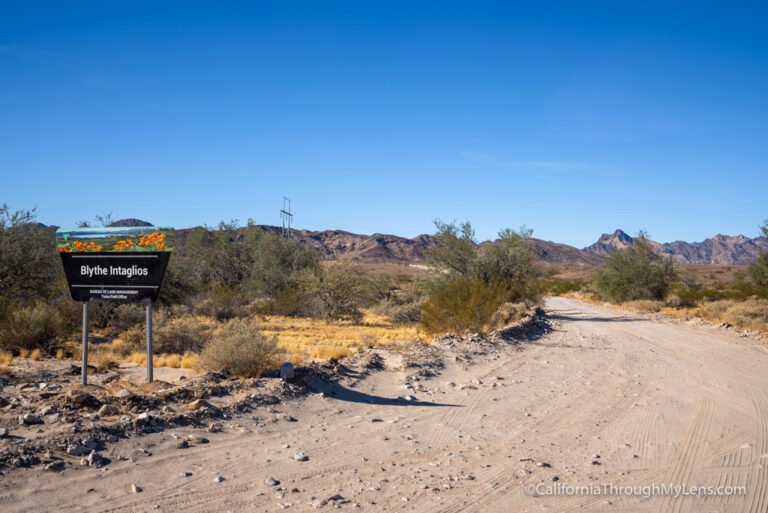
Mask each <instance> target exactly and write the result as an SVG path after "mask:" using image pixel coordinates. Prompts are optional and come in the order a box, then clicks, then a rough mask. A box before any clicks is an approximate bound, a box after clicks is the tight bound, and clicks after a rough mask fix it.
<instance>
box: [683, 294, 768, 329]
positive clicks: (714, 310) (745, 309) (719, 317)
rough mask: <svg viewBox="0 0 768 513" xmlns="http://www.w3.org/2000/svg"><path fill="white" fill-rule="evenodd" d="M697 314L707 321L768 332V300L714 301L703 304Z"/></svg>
mask: <svg viewBox="0 0 768 513" xmlns="http://www.w3.org/2000/svg"><path fill="white" fill-rule="evenodd" d="M696 312H697V314H698V315H699V316H701V317H702V318H704V319H707V320H711V321H718V322H725V323H728V324H731V325H733V326H737V327H740V328H745V329H750V330H754V331H763V332H766V331H768V300H766V299H759V298H750V299H747V300H745V301H735V300H732V299H726V300H721V301H713V302H709V303H704V304H702V305H701V307H699V309H698V310H697V311H696Z"/></svg>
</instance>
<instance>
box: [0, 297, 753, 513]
mask: <svg viewBox="0 0 768 513" xmlns="http://www.w3.org/2000/svg"><path fill="white" fill-rule="evenodd" d="M546 310H547V312H548V314H549V315H550V318H551V320H552V327H553V331H552V332H551V333H549V334H547V335H544V336H543V337H541V338H539V339H538V340H535V341H532V342H531V343H526V344H524V345H523V346H522V347H520V348H515V347H512V346H509V347H504V348H501V349H499V350H498V351H495V352H490V353H489V354H486V355H479V356H478V357H476V358H475V361H476V363H475V364H473V365H468V364H467V362H466V361H464V360H459V361H454V359H453V358H452V357H451V355H448V358H446V360H447V361H448V362H449V363H448V365H447V366H446V368H445V370H444V372H443V373H442V374H441V375H440V376H439V377H437V378H434V379H431V380H426V381H422V382H421V383H422V385H423V386H424V387H425V388H423V389H420V390H417V391H411V390H404V389H403V388H402V385H403V379H404V376H405V371H404V370H389V371H384V372H378V373H376V374H374V375H372V376H371V377H369V378H367V379H365V380H363V381H361V382H359V384H358V385H357V386H356V387H355V388H343V387H340V388H338V389H337V390H336V396H335V397H334V396H329V397H321V396H320V395H319V394H318V395H313V396H310V397H307V398H306V399H302V400H298V401H293V402H290V403H287V404H284V405H281V406H279V407H278V408H277V411H275V412H273V413H269V412H266V411H265V412H263V413H262V412H259V413H258V414H257V415H256V416H257V417H258V419H257V420H254V419H252V418H250V417H245V418H240V419H234V420H232V421H231V422H228V423H226V429H225V431H224V432H222V433H216V434H206V436H207V437H208V438H210V443H209V444H206V445H197V446H195V447H192V448H190V449H184V450H181V449H177V448H176V447H175V445H176V444H177V441H176V440H175V439H174V438H173V437H172V434H173V433H177V434H186V432H184V431H182V430H178V431H173V432H168V431H166V432H164V433H160V434H154V435H149V436H146V437H140V438H135V439H131V440H128V441H123V442H121V443H120V444H118V445H117V446H116V447H115V448H114V449H113V453H114V454H115V455H116V454H125V455H133V456H134V460H135V461H130V460H127V461H117V459H116V458H114V459H113V463H112V464H111V465H109V466H108V467H106V469H105V470H96V469H91V468H76V469H72V470H68V471H66V472H63V473H61V474H52V473H48V472H43V471H41V470H39V469H33V470H20V471H13V472H10V473H9V474H8V475H7V476H5V477H1V478H0V511H3V512H9V513H10V512H16V511H19V512H21V511H26V512H30V511H109V512H128V511H168V512H176V511H190V512H208V511H277V510H282V509H288V510H289V511H315V510H316V509H321V510H322V509H335V507H336V506H338V507H340V508H341V509H349V510H355V509H358V508H359V509H361V510H367V511H420V512H421V511H424V512H461V511H466V512H483V513H485V512H494V511H498V512H523V511H528V512H542V511H546V512H572V511H601V512H630V511H631V512H633V513H640V512H648V513H656V512H697V513H698V512H750V513H764V512H766V511H768V467H767V465H768V352H766V346H765V345H764V344H763V343H762V342H760V341H759V340H756V339H751V338H740V337H739V336H738V334H737V333H734V332H731V331H728V330H723V329H720V328H717V327H713V326H702V325H688V324H685V323H678V322H672V321H658V320H652V319H649V318H644V317H636V316H628V315H624V314H622V313H618V312H615V311H612V310H608V309H605V308H601V307H596V306H592V305H586V304H583V303H579V302H576V301H573V300H568V299H563V298H553V299H549V300H548V301H547V305H546ZM409 394H412V395H414V396H415V400H410V401H404V400H398V399H397V397H398V396H403V395H409ZM283 414H288V415H292V416H293V417H295V418H296V419H297V422H286V421H284V420H277V421H272V420H273V418H280V417H279V416H280V415H283ZM139 449H144V450H146V451H147V452H150V453H151V456H150V455H146V454H144V453H143V452H141V451H140V450H139ZM296 451H301V452H303V453H305V454H306V455H307V456H308V457H309V460H308V461H303V462H302V461H296V460H295V459H294V455H295V453H296ZM183 473H191V475H186V474H183ZM217 476H221V477H223V478H224V480H223V481H222V482H215V478H216V477H217ZM268 477H273V478H275V479H276V480H279V481H280V485H278V486H273V487H270V486H267V485H266V484H265V479H267V478H268ZM131 483H136V484H138V485H140V486H141V488H142V489H143V491H142V492H141V493H138V494H134V493H132V492H131ZM537 485H538V487H537ZM684 485H685V486H706V487H710V488H711V490H703V489H702V490H699V492H700V493H699V494H698V495H696V496H678V497H674V496H671V495H670V493H671V492H675V491H677V492H679V489H673V490H671V491H670V490H663V489H661V487H667V486H684ZM643 486H645V487H647V488H645V489H643V488H641V487H643ZM651 486H655V487H656V488H655V489H653V488H650V487H651ZM569 487H582V488H579V489H578V490H576V489H572V488H569ZM611 487H613V488H611ZM628 487H635V488H636V489H628ZM718 487H734V488H735V490H717V488H718ZM739 487H746V493H740V491H739ZM571 492H573V493H577V492H578V493H579V495H567V494H568V493H571ZM635 492H637V493H635ZM645 492H648V493H645ZM665 492H667V493H666V494H665ZM704 492H707V493H710V492H711V494H710V495H707V494H705V493H704ZM718 492H720V493H721V495H714V494H717V493H718ZM725 492H731V493H732V495H723V494H722V493H725ZM550 494H554V495H550ZM643 495H652V496H650V497H644V496H643Z"/></svg>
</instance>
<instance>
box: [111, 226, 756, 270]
mask: <svg viewBox="0 0 768 513" xmlns="http://www.w3.org/2000/svg"><path fill="white" fill-rule="evenodd" d="M118 223H121V224H120V225H119V226H129V224H122V223H132V224H130V226H151V225H150V224H149V223H146V222H144V221H141V220H138V219H127V220H122V221H118ZM115 225H116V223H115ZM257 227H258V228H260V229H261V230H264V231H265V232H268V233H273V234H276V235H277V234H280V233H281V228H280V227H279V226H271V225H258V226H257ZM189 230H191V229H181V230H178V232H179V235H180V236H182V237H183V236H185V234H186V233H187V232H188V231H189ZM291 236H292V237H293V238H294V239H296V240H298V241H299V242H301V243H302V244H307V245H309V246H312V247H313V248H315V249H317V251H318V252H320V254H321V255H322V256H323V258H326V259H329V260H350V261H356V262H371V263H384V262H392V263H397V262H400V263H410V262H413V263H419V262H423V261H424V260H426V258H427V251H428V249H429V248H430V247H431V246H433V245H434V238H433V237H432V236H431V235H418V236H416V237H413V238H410V239H409V238H406V237H400V236H398V235H389V234H383V233H374V234H372V235H364V234H357V233H351V232H347V231H344V230H323V231H311V230H296V229H294V230H291ZM633 240H634V238H633V237H632V236H630V235H628V234H627V233H625V232H624V231H622V230H616V231H614V232H613V233H604V234H603V235H601V236H600V237H599V238H598V240H597V241H596V242H595V243H594V244H591V245H590V246H587V247H586V248H583V249H579V248H575V247H573V246H569V245H567V244H560V243H557V242H551V241H545V240H542V239H535V238H532V239H531V240H530V243H531V247H532V249H533V251H534V252H535V253H536V254H537V255H538V257H539V260H540V261H541V262H545V263H549V264H557V265H574V266H583V267H593V266H597V265H600V263H601V262H602V261H603V259H604V258H605V256H606V255H608V254H609V253H611V252H613V251H616V250H621V249H624V248H627V247H628V246H630V245H631V244H632V241H633ZM650 243H651V244H652V245H653V247H654V249H655V251H656V252H657V253H659V254H661V255H668V256H670V257H672V260H673V261H674V262H675V263H677V264H721V265H743V264H749V263H751V262H752V261H753V260H754V259H755V258H756V256H757V255H758V254H759V252H760V251H763V250H765V251H768V240H766V239H765V238H762V237H758V238H754V239H750V238H749V237H745V236H743V235H737V236H729V235H715V236H714V237H712V238H710V239H705V240H704V241H702V242H683V241H675V242H668V243H663V244H662V243H658V242H655V241H650Z"/></svg>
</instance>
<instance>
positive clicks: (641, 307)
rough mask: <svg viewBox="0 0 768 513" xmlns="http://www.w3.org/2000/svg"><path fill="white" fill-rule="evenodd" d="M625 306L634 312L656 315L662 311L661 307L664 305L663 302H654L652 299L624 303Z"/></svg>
mask: <svg viewBox="0 0 768 513" xmlns="http://www.w3.org/2000/svg"><path fill="white" fill-rule="evenodd" d="M623 306H624V308H626V309H628V310H632V311H633V312H645V313H656V312H660V311H661V307H662V306H664V303H663V302H662V301H654V300H651V299H635V300H634V301H627V302H625V303H623Z"/></svg>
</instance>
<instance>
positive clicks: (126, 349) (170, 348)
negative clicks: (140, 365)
mask: <svg viewBox="0 0 768 513" xmlns="http://www.w3.org/2000/svg"><path fill="white" fill-rule="evenodd" d="M153 328H154V329H153V339H152V343H153V349H154V351H155V352H156V353H181V354H183V353H187V352H189V353H197V352H199V351H201V350H202V349H203V347H204V346H205V345H206V343H207V342H208V341H209V340H210V338H211V328H210V327H209V326H207V325H206V324H205V323H203V322H200V321H199V320H197V319H195V318H194V317H191V316H183V317H169V316H165V315H158V318H157V321H156V322H155V323H154V325H153ZM146 337H147V332H146V328H145V327H144V326H143V325H137V326H133V327H131V328H129V329H127V330H125V331H124V332H123V333H121V334H120V337H119V338H120V341H121V343H120V344H115V343H113V344H112V345H113V348H114V350H115V351H116V352H118V353H119V354H121V355H122V356H126V355H128V354H131V353H132V352H135V351H140V350H142V349H143V348H145V347H146Z"/></svg>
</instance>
